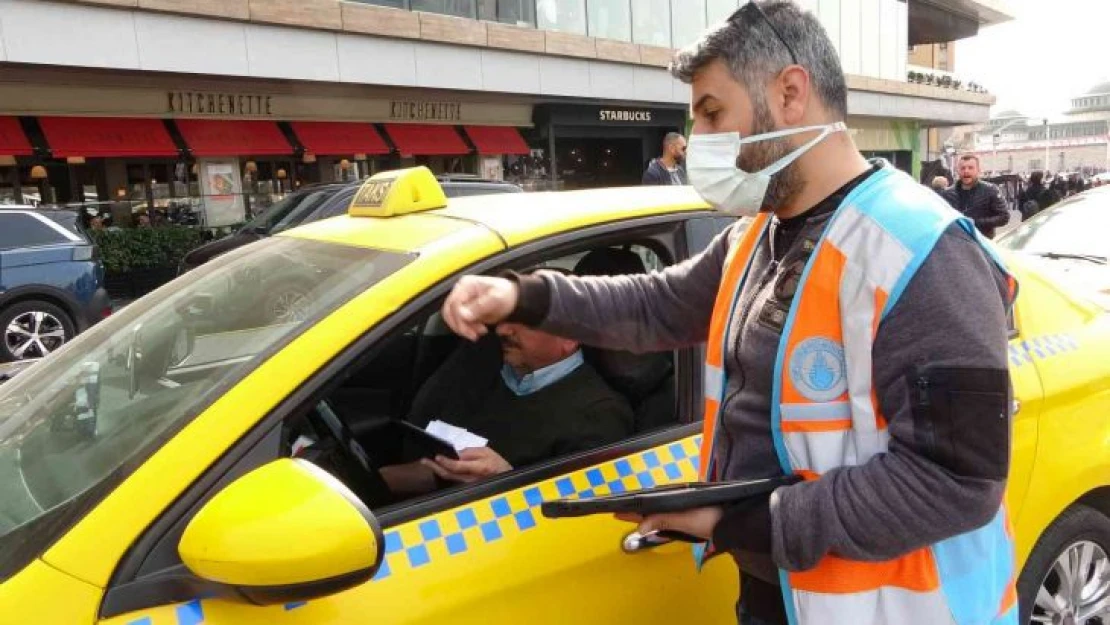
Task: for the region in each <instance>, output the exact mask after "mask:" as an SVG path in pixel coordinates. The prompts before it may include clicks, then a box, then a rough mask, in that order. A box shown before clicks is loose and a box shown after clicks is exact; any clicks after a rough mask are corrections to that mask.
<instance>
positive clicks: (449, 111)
mask: <svg viewBox="0 0 1110 625" xmlns="http://www.w3.org/2000/svg"><path fill="white" fill-rule="evenodd" d="M389 118H390V119H396V120H400V121H429V122H457V121H462V104H460V103H458V102H425V101H419V100H392V101H390V103H389Z"/></svg>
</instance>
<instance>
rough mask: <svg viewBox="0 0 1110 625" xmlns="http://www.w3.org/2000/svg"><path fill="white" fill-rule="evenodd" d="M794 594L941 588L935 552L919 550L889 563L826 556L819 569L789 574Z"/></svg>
mask: <svg viewBox="0 0 1110 625" xmlns="http://www.w3.org/2000/svg"><path fill="white" fill-rule="evenodd" d="M790 585H791V586H793V587H794V589H795V590H804V591H810V592H822V593H835V594H845V593H859V592H867V591H870V590H875V589H876V588H881V587H883V586H895V587H898V588H904V589H906V590H912V591H915V592H930V591H933V590H937V589H938V588H940V576H939V574H938V573H937V565H936V561H935V560H934V559H933V552H932V551H931V550H929V549H918V550H917V551H914V552H912V553H909V554H907V555H904V556H902V557H901V558H897V559H895V560H888V561H886V562H857V561H854V560H845V559H843V558H838V557H836V556H825V557H824V558H822V559H821V561H820V562H819V563H818V564H817V566H816V567H814V568H812V569H810V570H808V571H802V572H799V573H790Z"/></svg>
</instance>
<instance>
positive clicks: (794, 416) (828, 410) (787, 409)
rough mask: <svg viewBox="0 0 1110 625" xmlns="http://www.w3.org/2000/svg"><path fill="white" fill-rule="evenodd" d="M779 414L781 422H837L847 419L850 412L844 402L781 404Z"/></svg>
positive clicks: (850, 414)
mask: <svg viewBox="0 0 1110 625" xmlns="http://www.w3.org/2000/svg"><path fill="white" fill-rule="evenodd" d="M779 414H781V415H782V420H783V421H837V420H839V419H848V418H850V417H851V416H852V410H851V408H850V407H849V405H848V402H846V401H833V402H826V403H820V404H782V405H780V406H779Z"/></svg>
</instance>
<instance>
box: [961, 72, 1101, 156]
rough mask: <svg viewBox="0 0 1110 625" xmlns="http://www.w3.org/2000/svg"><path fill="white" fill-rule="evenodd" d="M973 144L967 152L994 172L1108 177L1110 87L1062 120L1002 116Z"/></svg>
mask: <svg viewBox="0 0 1110 625" xmlns="http://www.w3.org/2000/svg"><path fill="white" fill-rule="evenodd" d="M1046 135H1047V137H1046ZM971 138H972V140H973V145H970V146H967V147H970V148H971V149H974V150H975V151H977V152H979V153H980V154H981V155H982V159H983V167H984V168H985V169H987V170H991V171H998V172H1007V173H1010V172H1012V173H1029V172H1032V171H1037V170H1043V169H1046V168H1047V169H1048V170H1049V171H1052V172H1082V173H1084V174H1086V175H1092V174H1097V173H1101V172H1105V171H1108V170H1110V82H1103V83H1100V84H1097V85H1095V86H1094V87H1092V88H1091V89H1090V90H1088V91H1087V92H1086V93H1084V94H1082V95H1079V96H1076V97H1074V98H1072V101H1071V109H1069V110H1068V111H1067V112H1066V113H1064V114H1063V115H1061V116H1059V117H1055V118H1047V119H1046V118H1040V117H1028V116H1026V115H1023V114H1022V113H1021V112H1019V111H1012V110H1010V111H1002V112H1000V113H998V114H996V115H993V116H992V117H991V119H990V121H989V122H988V123H987V124H986V125H983V126H981V127H978V128H976V129H975V132H974V134H973V135H972V137H971ZM966 143H967V142H966V141H965V144H966Z"/></svg>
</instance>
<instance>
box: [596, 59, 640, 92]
mask: <svg viewBox="0 0 1110 625" xmlns="http://www.w3.org/2000/svg"><path fill="white" fill-rule="evenodd" d="M635 91H636V72H635V66H634V65H622V64H619V63H604V62H601V61H593V62H591V63H590V95H591V96H593V97H595V98H612V99H614V100H618V99H622V98H627V97H628V96H629V95H631V94H632V93H633V92H635Z"/></svg>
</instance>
